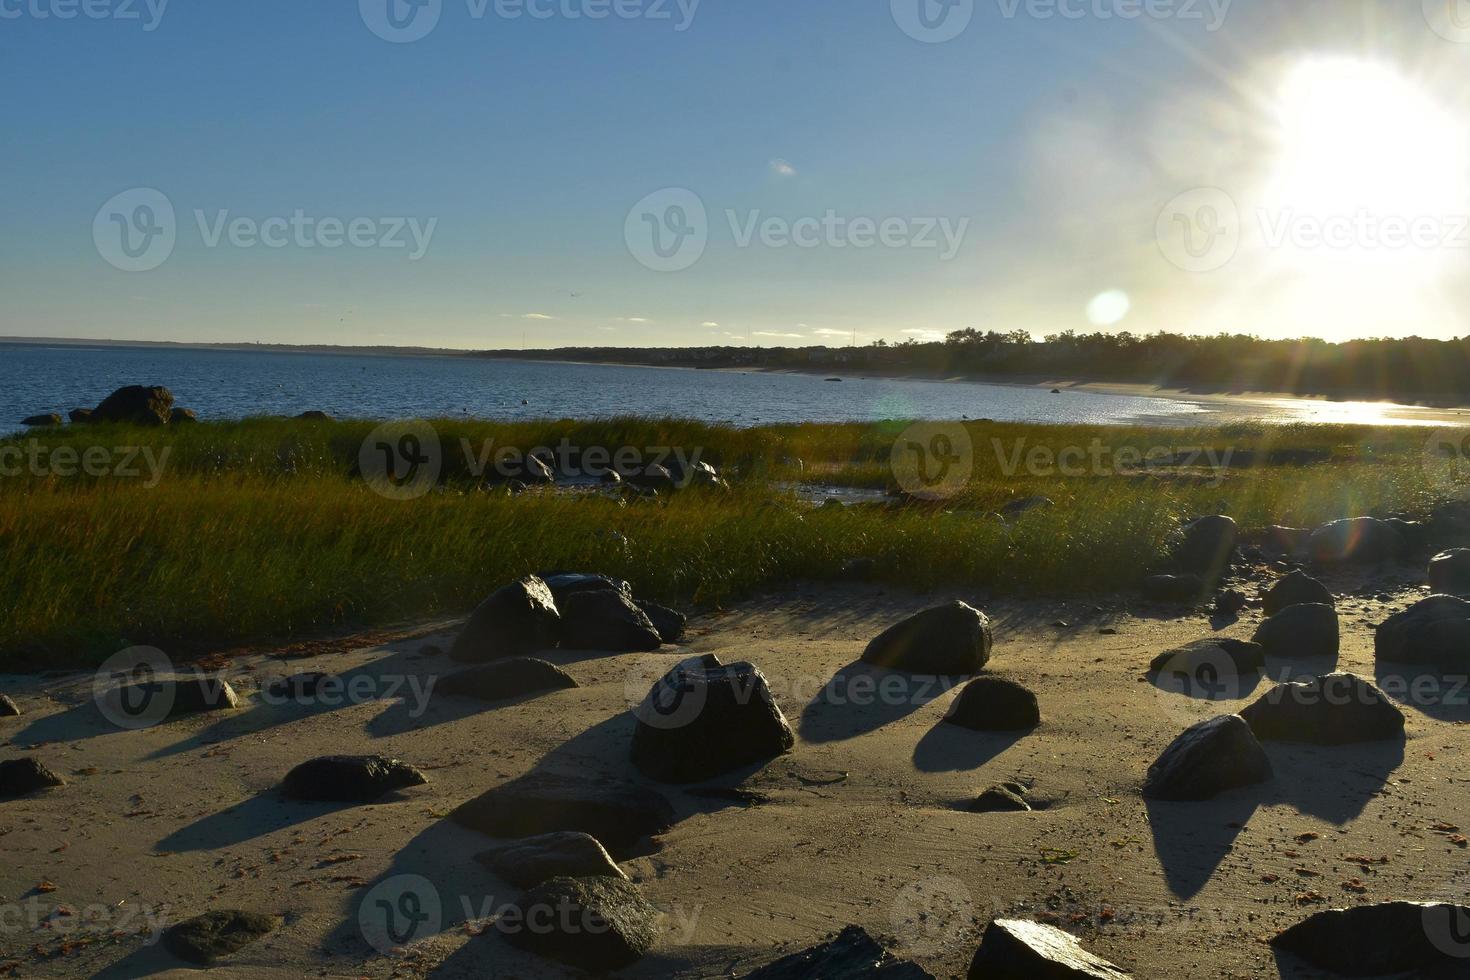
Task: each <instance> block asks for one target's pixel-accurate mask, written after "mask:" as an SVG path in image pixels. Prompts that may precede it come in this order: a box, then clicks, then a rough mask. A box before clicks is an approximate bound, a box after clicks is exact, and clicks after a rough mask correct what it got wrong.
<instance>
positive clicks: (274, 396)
mask: <svg viewBox="0 0 1470 980" xmlns="http://www.w3.org/2000/svg"><path fill="white" fill-rule="evenodd" d="M128 384H147V385H153V384H161V385H165V386H167V387H168V388H169V389H170V390H172V391H173V393H174V396H175V398H176V399H177V404H178V405H181V406H185V407H188V408H192V409H194V410H195V411H196V412H198V413H199V416H200V418H201V419H229V418H241V417H245V416H250V415H295V414H297V413H299V412H304V411H307V410H312V409H315V410H320V411H324V412H327V413H328V414H330V415H332V416H334V417H338V418H371V419H407V418H464V417H468V418H484V419H524V418H596V417H605V416H612V415H648V416H674V417H680V418H692V419H699V420H703V421H709V422H725V423H733V424H736V425H761V424H766V423H780V422H839V421H872V420H876V419H900V418H903V419H907V418H912V419H960V418H970V419H980V418H988V419H994V420H996V421H1032V422H1056V423H1080V424H1100V425H1108V424H1114V425H1116V424H1129V423H1148V424H1156V425H1180V426H1188V425H1201V424H1208V423H1213V422H1221V421H1227V420H1233V419H1239V418H1244V417H1259V418H1265V419H1268V420H1271V421H1279V422H1291V421H1312V420H1316V419H1317V418H1318V416H1321V415H1323V413H1324V407H1323V406H1324V403H1320V402H1296V401H1276V402H1266V401H1262V402H1259V403H1254V404H1253V405H1244V406H1242V405H1240V404H1234V405H1231V404H1228V403H1225V402H1222V401H1219V400H1210V399H1200V400H1198V401H1194V400H1187V399H1177V398H1160V397H1141V396H1134V395H1121V394H1103V393H1097V392H1085V391H1067V392H1065V393H1063V394H1060V395H1055V394H1052V393H1051V392H1050V391H1049V390H1047V389H1043V388H1034V387H1023V386H1009V385H993V384H981V383H973V382H941V381H915V380H900V379H889V378H863V377H856V378H852V377H850V378H847V379H846V380H844V381H842V382H841V383H837V382H831V381H827V380H826V379H825V378H823V377H820V376H816V375H807V374H770V373H761V372H749V373H745V372H738V371H698V370H692V369H684V368H653V367H621V366H615V365H594V364H559V363H546V362H538V361H506V360H490V359H478V358H470V357H444V356H399V355H394V356H362V355H336V354H311V353H291V352H273V351H239V352H237V351H223V350H192V349H182V348H147V347H85V346H60V345H56V346H44V345H5V344H0V431H3V430H4V429H7V428H9V427H10V426H12V425H13V424H15V423H18V422H19V421H20V419H22V418H24V417H26V416H29V415H35V414H38V413H46V412H60V413H61V414H62V415H63V416H64V415H65V414H66V412H67V411H68V410H70V409H72V408H76V407H78V406H88V407H90V406H94V405H96V404H97V403H98V402H99V401H101V400H102V399H103V398H104V397H105V396H106V395H107V394H109V393H110V392H112V391H113V390H115V389H117V388H119V387H121V386H123V385H128ZM1325 404H1326V405H1327V406H1333V405H1334V404H1336V405H1337V407H1336V408H1333V409H1330V410H1331V411H1335V412H1337V413H1338V414H1339V415H1340V414H1341V413H1342V412H1343V411H1344V409H1343V407H1342V406H1341V405H1340V404H1337V403H1325ZM1380 408H1381V407H1380V406H1373V407H1372V411H1371V413H1370V414H1380V413H1379V409H1380ZM1406 411H1408V412H1409V413H1412V412H1413V411H1414V410H1412V409H1409V410H1406ZM1360 414H1362V412H1361V411H1358V412H1357V414H1355V415H1353V417H1350V418H1338V417H1336V416H1333V415H1330V414H1329V415H1327V416H1326V417H1325V418H1323V419H1322V420H1333V421H1360V420H1361V421H1375V420H1378V421H1383V420H1393V421H1405V420H1406V419H1397V418H1395V419H1371V418H1369V419H1360V418H1358V417H1357V415H1360ZM1386 414H1391V413H1386Z"/></svg>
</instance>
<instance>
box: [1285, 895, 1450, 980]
mask: <svg viewBox="0 0 1470 980" xmlns="http://www.w3.org/2000/svg"><path fill="white" fill-rule="evenodd" d="M1467 917H1470V908H1467V907H1466V906H1463V905H1451V904H1447V903H1438V902H1436V903H1430V902H1382V903H1379V904H1377V905H1358V906H1355V907H1353V908H1350V909H1327V910H1325V911H1322V912H1318V913H1316V914H1315V915H1312V916H1310V917H1308V918H1306V919H1304V920H1302V921H1301V922H1298V923H1297V924H1296V925H1294V926H1292V927H1291V928H1289V929H1286V930H1283V931H1282V932H1280V933H1278V934H1277V935H1276V936H1275V937H1274V938H1273V939H1272V940H1271V945H1272V946H1274V947H1276V948H1277V949H1280V950H1285V951H1286V952H1288V953H1292V954H1295V955H1296V956H1299V957H1301V958H1302V959H1303V960H1305V961H1307V962H1308V963H1310V964H1311V965H1312V966H1315V967H1317V968H1319V969H1323V970H1329V971H1331V972H1332V973H1335V974H1337V975H1339V976H1344V977H1378V976H1384V975H1387V974H1393V975H1394V976H1401V975H1403V976H1407V975H1413V976H1416V977H1417V976H1420V975H1422V974H1424V973H1427V972H1428V971H1431V970H1434V969H1436V968H1440V967H1447V966H1450V965H1452V964H1456V963H1458V964H1459V965H1460V966H1461V967H1462V968H1463V966H1464V964H1465V952H1466V943H1465V937H1464V923H1465V922H1466V921H1467ZM1440 975H1441V974H1438V973H1435V974H1434V976H1440ZM1444 975H1445V976H1449V974H1444ZM1454 975H1456V976H1460V975H1462V974H1460V973H1455V974H1454Z"/></svg>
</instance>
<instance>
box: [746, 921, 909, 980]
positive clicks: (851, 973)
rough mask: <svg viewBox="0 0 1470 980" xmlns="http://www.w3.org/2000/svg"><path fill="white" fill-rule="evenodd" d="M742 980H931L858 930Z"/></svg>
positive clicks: (849, 929) (854, 928) (852, 928)
mask: <svg viewBox="0 0 1470 980" xmlns="http://www.w3.org/2000/svg"><path fill="white" fill-rule="evenodd" d="M744 980H934V975H933V974H931V973H929V972H928V971H927V970H924V969H922V968H921V967H919V966H918V965H917V964H914V963H910V962H909V961H908V960H900V959H896V958H895V957H894V956H893V955H892V954H890V953H889V952H888V951H887V950H886V949H884V948H883V947H882V946H879V945H878V944H877V943H876V942H874V941H873V937H872V936H869V935H868V934H867V932H866V931H865V930H863V929H862V928H861V927H859V926H848V927H847V928H846V929H843V930H842V932H840V933H839V934H838V935H837V938H836V939H833V940H831V941H830V942H825V943H822V944H821V945H820V946H813V947H811V948H810V949H804V950H802V951H800V952H798V953H792V954H791V955H790V956H783V957H781V958H780V959H779V960H776V961H775V962H774V963H768V964H766V965H765V966H763V967H761V968H760V969H758V970H756V971H754V972H752V973H747V974H746V975H745V977H744Z"/></svg>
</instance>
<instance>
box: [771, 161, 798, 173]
mask: <svg viewBox="0 0 1470 980" xmlns="http://www.w3.org/2000/svg"><path fill="white" fill-rule="evenodd" d="M771 173H773V174H775V175H776V176H777V177H795V176H796V168H795V167H793V166H792V165H791V164H789V163H787V162H786V161H785V160H782V159H780V158H779V157H778V158H777V159H775V160H772V161H771Z"/></svg>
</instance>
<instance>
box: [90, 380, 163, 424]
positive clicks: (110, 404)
mask: <svg viewBox="0 0 1470 980" xmlns="http://www.w3.org/2000/svg"><path fill="white" fill-rule="evenodd" d="M173 407H174V396H173V392H171V391H169V390H168V389H167V388H163V387H152V388H145V387H143V386H142V385H129V386H128V387H126V388H119V389H118V390H117V391H114V392H113V393H112V394H110V395H108V396H107V397H106V398H104V399H103V400H102V404H101V405H98V406H97V407H96V408H94V409H92V421H93V422H126V423H128V424H130V425H167V424H168V418H169V415H170V414H171V413H172V412H173Z"/></svg>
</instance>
